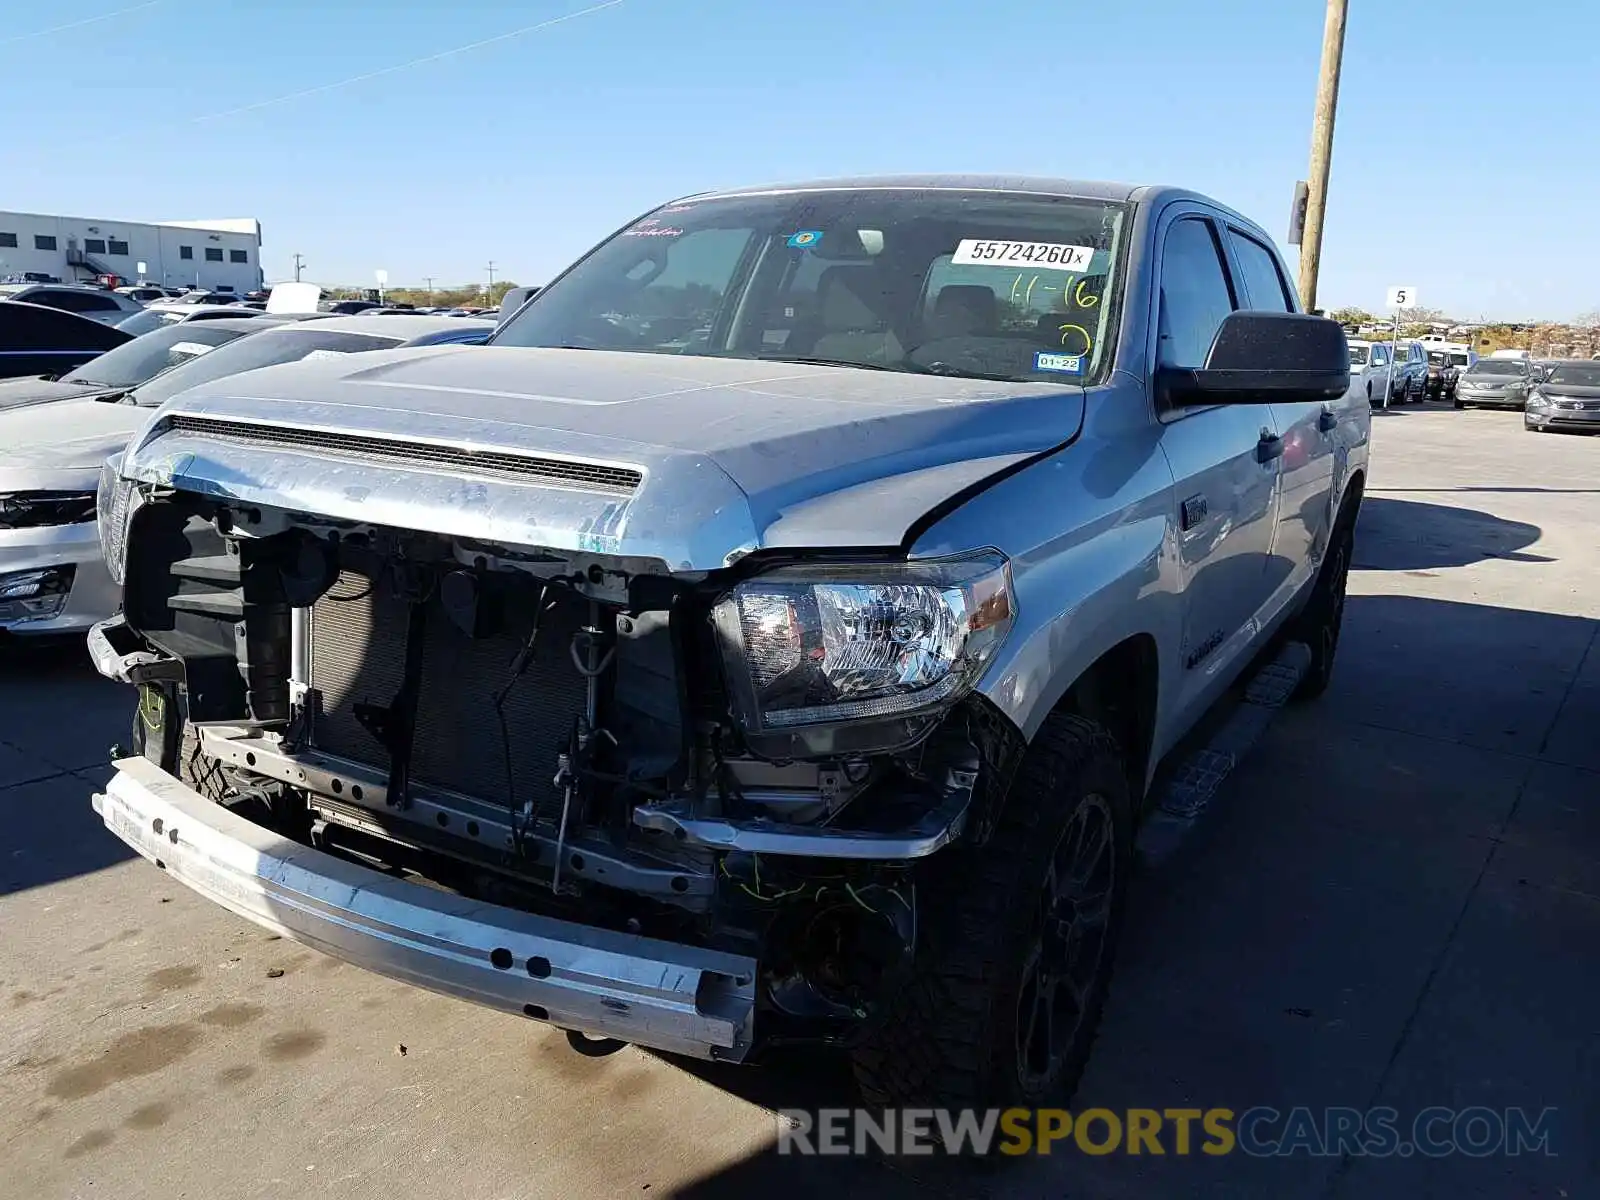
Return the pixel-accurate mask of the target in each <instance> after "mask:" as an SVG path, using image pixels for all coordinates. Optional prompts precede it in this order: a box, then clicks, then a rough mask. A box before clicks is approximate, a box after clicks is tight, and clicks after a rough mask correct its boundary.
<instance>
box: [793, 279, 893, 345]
mask: <svg viewBox="0 0 1600 1200" xmlns="http://www.w3.org/2000/svg"><path fill="white" fill-rule="evenodd" d="M877 279H878V273H877V271H875V270H873V269H871V268H865V267H845V266H839V267H829V268H828V269H827V270H825V271H824V272H823V273H822V277H821V278H820V279H818V280H817V315H816V321H817V324H818V326H819V328H820V330H821V332H820V333H819V335H818V337H817V339H816V340H815V341H814V342H813V343H812V345H811V346H810V348H809V349H808V350H806V351H803V353H805V354H808V355H810V356H811V357H813V358H836V359H841V360H843V361H847V362H859V363H872V364H876V365H884V366H887V365H889V364H892V363H897V362H899V361H900V360H901V359H902V358H904V357H905V347H903V346H902V345H901V344H900V339H899V338H897V337H895V335H894V333H893V332H892V331H891V330H890V329H889V319H888V317H887V316H886V315H885V314H884V312H883V311H882V310H883V309H884V308H885V307H886V306H885V304H884V296H883V293H882V292H881V291H878V290H875V289H874V288H873V285H874V284H875V283H876V282H877Z"/></svg>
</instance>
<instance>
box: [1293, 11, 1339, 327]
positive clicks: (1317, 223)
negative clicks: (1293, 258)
mask: <svg viewBox="0 0 1600 1200" xmlns="http://www.w3.org/2000/svg"><path fill="white" fill-rule="evenodd" d="M1347 3H1348V0H1328V19H1327V23H1326V24H1325V25H1324V26H1323V29H1322V69H1321V71H1320V72H1319V74H1318V77H1317V109H1316V115H1315V116H1314V117H1313V118H1312V122H1311V177H1310V179H1308V180H1307V185H1308V188H1309V193H1310V194H1309V195H1308V196H1307V199H1306V230H1305V236H1304V238H1303V239H1302V241H1301V243H1300V303H1301V305H1302V306H1303V307H1304V308H1305V310H1306V311H1307V312H1310V311H1311V310H1312V309H1314V308H1316V306H1317V270H1318V268H1320V267H1321V265H1322V217H1323V212H1324V210H1325V209H1326V208H1327V205H1328V166H1329V163H1330V162H1331V161H1332V159H1333V118H1334V114H1335V113H1336V111H1337V110H1338V107H1339V68H1340V66H1341V64H1342V63H1343V61H1344V24H1345V8H1346V5H1347Z"/></svg>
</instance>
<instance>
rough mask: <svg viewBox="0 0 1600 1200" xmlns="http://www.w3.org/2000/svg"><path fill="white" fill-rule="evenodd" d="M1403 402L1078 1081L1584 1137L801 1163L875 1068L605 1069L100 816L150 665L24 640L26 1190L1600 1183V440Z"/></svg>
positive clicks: (3, 1088) (509, 1193)
mask: <svg viewBox="0 0 1600 1200" xmlns="http://www.w3.org/2000/svg"><path fill="white" fill-rule="evenodd" d="M1374 426H1375V429H1374V435H1373V438H1374V448H1373V465H1372V478H1371V482H1370V487H1369V491H1368V502H1367V505H1366V507H1365V510H1364V512H1363V516H1362V521H1361V525H1360V529H1359V540H1358V545H1357V551H1356V568H1357V569H1356V571H1355V573H1354V575H1353V577H1352V583H1351V597H1350V602H1349V607H1348V612H1347V618H1346V625H1345V636H1344V642H1343V646H1342V648H1341V651H1340V661H1339V665H1338V668H1337V671H1336V674H1335V679H1334V684H1333V687H1332V688H1331V689H1330V691H1329V693H1328V695H1327V696H1326V697H1324V698H1323V700H1321V701H1320V702H1318V703H1315V704H1311V705H1305V706H1293V707H1291V708H1290V709H1288V710H1286V711H1285V712H1284V713H1283V715H1282V716H1280V718H1279V719H1278V720H1277V722H1276V723H1275V724H1274V726H1273V728H1272V729H1271V731H1270V732H1269V733H1268V735H1267V737H1266V738H1265V739H1264V741H1263V743H1262V745H1261V746H1260V748H1259V749H1258V751H1257V752H1256V753H1255V755H1254V756H1253V757H1252V758H1251V759H1250V760H1249V761H1248V762H1247V763H1246V764H1245V765H1244V766H1243V767H1241V768H1240V769H1239V770H1238V771H1237V772H1236V773H1235V775H1234V776H1233V777H1232V778H1231V779H1230V780H1229V782H1228V783H1227V784H1225V785H1224V788H1223V791H1222V793H1221V795H1220V797H1219V799H1218V801H1217V805H1216V808H1215V810H1214V811H1213V813H1212V814H1210V816H1209V817H1208V819H1207V821H1206V822H1205V824H1204V825H1203V826H1202V827H1201V829H1200V830H1199V831H1198V832H1197V834H1196V836H1194V837H1193V838H1192V839H1191V840H1190V841H1189V842H1188V843H1187V844H1186V845H1185V846H1184V848H1183V849H1182V851H1181V852H1180V853H1179V854H1178V855H1177V856H1175V857H1174V858H1173V859H1171V860H1170V861H1168V862H1166V863H1165V864H1164V865H1163V866H1162V867H1161V868H1160V869H1159V870H1155V871H1150V872H1147V873H1145V874H1144V875H1143V876H1142V877H1141V878H1140V879H1139V880H1138V881H1137V885H1136V888H1135V894H1134V898H1133V907H1132V912H1131V916H1130V921H1129V925H1128V929H1127V934H1126V937H1125V940H1124V943H1123V947H1122V952H1121V957H1120V960H1119V965H1118V972H1117V977H1116V980H1115V982H1114V985H1113V990H1112V994H1111V999H1110V1003H1109V1006H1108V1008H1107V1012H1106V1018H1105V1023H1104V1025H1103V1028H1102V1033H1101V1036H1100V1040H1099V1044H1098V1046H1097V1048H1096V1050H1095V1053H1094V1057H1093V1059H1092V1061H1091V1064H1090V1067H1089V1071H1088V1074H1087V1076H1086V1078H1085V1079H1084V1082H1083V1085H1082V1087H1081V1088H1080V1090H1079V1093H1078V1095H1077V1097H1076V1099H1075V1102H1074V1108H1075V1109H1078V1110H1082V1109H1085V1108H1088V1107H1091V1106H1099V1107H1104V1108H1109V1109H1112V1110H1114V1111H1115V1110H1123V1109H1127V1108H1130V1107H1149V1108H1169V1107H1174V1106H1179V1107H1184V1106H1192V1107H1200V1108H1212V1107H1219V1106H1220V1107H1228V1108H1231V1109H1234V1110H1236V1111H1243V1110H1246V1109H1249V1108H1251V1107H1252V1106H1273V1107H1276V1108H1278V1109H1281V1110H1289V1109H1292V1108H1294V1107H1296V1106H1305V1107H1307V1108H1310V1109H1317V1110H1320V1109H1322V1108H1323V1107H1325V1106H1348V1107H1351V1108H1355V1109H1359V1110H1367V1109H1370V1108H1372V1107H1373V1106H1389V1107H1393V1108H1394V1109H1396V1110H1398V1111H1400V1112H1401V1113H1407V1114H1414V1113H1416V1112H1418V1111H1420V1110H1423V1109H1426V1108H1428V1107H1430V1106H1447V1107H1450V1108H1453V1109H1463V1108H1466V1107H1469V1106H1483V1107H1486V1108H1489V1109H1492V1110H1495V1111H1503V1110H1505V1109H1507V1108H1509V1107H1514V1106H1515V1107H1520V1108H1523V1109H1526V1110H1528V1111H1529V1112H1531V1113H1534V1114H1537V1113H1539V1112H1540V1111H1541V1110H1543V1109H1547V1108H1548V1109H1554V1113H1553V1114H1552V1115H1551V1117H1550V1121H1549V1124H1548V1125H1547V1129H1548V1132H1549V1135H1550V1136H1549V1141H1548V1144H1547V1149H1548V1150H1549V1151H1551V1153H1542V1152H1539V1153H1527V1154H1522V1155H1518V1156H1507V1155H1504V1154H1494V1155H1490V1156H1487V1157H1472V1156H1469V1155H1467V1154H1456V1155H1452V1156H1448V1157H1442V1158H1433V1157H1427V1156H1423V1155H1413V1156H1410V1157H1402V1156H1399V1155H1395V1156H1392V1157H1386V1158H1370V1157H1360V1156H1350V1155H1339V1154H1329V1155H1326V1156H1312V1155H1309V1154H1304V1153H1297V1154H1293V1155H1287V1156H1283V1157H1273V1158H1262V1157H1255V1156H1251V1155H1246V1154H1243V1153H1234V1154H1230V1155H1226V1156H1220V1157H1208V1156H1204V1155H1189V1156H1176V1155H1171V1154H1168V1155H1165V1156H1162V1157H1152V1156H1150V1155H1148V1154H1147V1155H1142V1156H1132V1157H1131V1156H1127V1155H1122V1154H1117V1155H1110V1156H1104V1157H1092V1156H1088V1155H1084V1154H1082V1153H1079V1152H1076V1151H1075V1150H1072V1149H1071V1148H1070V1147H1058V1148H1057V1149H1056V1152H1055V1153H1053V1154H1052V1155H1051V1156H1049V1157H1048V1158H1032V1159H1027V1160H1018V1161H1011V1162H1007V1163H1005V1164H1004V1165H1002V1166H992V1167H984V1168H972V1169H966V1168H957V1167H952V1166H950V1165H949V1164H945V1163H931V1162H929V1161H928V1160H918V1161H915V1162H913V1161H910V1160H904V1161H902V1162H899V1163H896V1164H894V1165H892V1166H891V1165H884V1164H882V1163H879V1162H862V1161H854V1160H797V1159H794V1158H780V1157H778V1156H776V1155H775V1154H774V1153H773V1152H772V1145H773V1141H774V1136H775V1134H774V1120H773V1117H772V1115H771V1112H770V1109H771V1108H773V1107H778V1106H786V1107H787V1106H804V1105H818V1104H827V1103H841V1102H844V1100H845V1097H847V1095H848V1092H847V1089H846V1087H845V1077H844V1074H843V1072H842V1071H841V1070H840V1069H839V1067H838V1065H837V1064H835V1063H831V1062H829V1061H828V1060H826V1059H825V1058H821V1057H819V1056H816V1055H806V1056H796V1057H795V1058H793V1059H792V1060H783V1061H779V1062H776V1063H774V1064H771V1065H768V1066H763V1067H760V1068H751V1069H741V1070H734V1069H706V1068H700V1067H697V1066H694V1065H692V1064H686V1063H682V1062H678V1061H671V1060H667V1059H663V1058H660V1057H657V1056H654V1055H650V1054H646V1053H643V1052H640V1051H637V1050H632V1049H630V1050H626V1051H623V1052H622V1053H620V1054H616V1055H613V1056H611V1057H608V1058H602V1059H590V1058H583V1057H580V1056H578V1055H576V1054H574V1053H573V1052H572V1051H571V1050H569V1048H568V1047H567V1045H566V1042H565V1040H564V1038H563V1037H562V1036H561V1035H559V1034H555V1033H551V1032H549V1031H546V1030H544V1029H542V1028H541V1027H538V1026H533V1025H530V1024H528V1023H526V1022H522V1021H519V1020H517V1019H515V1018H512V1017H508V1016H502V1015H499V1014H495V1013H490V1012H487V1011H484V1010H480V1009H477V1008H474V1007H471V1006H469V1005H466V1004H463V1003H459V1002H456V1001H453V1000H449V999H445V998H441V997H436V996H433V995H430V994H428V993H424V992H419V991H417V990H414V989H411V988H408V987H405V986H402V985H399V984H395V983H391V982H388V981H386V980H383V979H380V978H378V977H375V976H372V975H369V974H365V973H363V972H361V971H359V970H356V969H355V968H352V967H346V966H342V965H340V964H338V963H337V962H335V961H333V960H331V959H327V958H324V957H322V956H321V955H319V954H316V953H314V952H312V951H310V950H306V949H304V948H302V947H299V946H297V945H295V944H293V943H290V942H287V941H281V940H277V939H274V938H272V937H270V936H268V935H267V934H265V933H264V932H262V931H260V930H258V929H257V928H255V927H254V926H250V925H247V924H245V923H244V922H242V921H239V920H236V919H235V918H233V917H232V916H230V915H229V914H227V913H225V912H223V911H222V910H220V909H218V908H215V907H214V906H212V905H210V904H208V903H206V902H204V901H201V900H200V899H198V898H197V897H194V896H193V895H191V894H190V893H189V892H188V891H187V890H186V889H184V888H182V887H181V886H176V885H174V883H173V882H172V881H171V880H170V879H168V878H166V877H164V876H163V875H162V874H161V873H159V872H157V871H156V870H154V868H152V867H150V866H148V865H147V864H145V863H143V862H141V861H132V860H131V859H130V856H129V854H128V853H127V852H126V851H125V850H124V848H123V846H122V844H121V843H120V842H118V841H116V840H115V839H114V838H112V837H111V836H110V835H109V834H108V833H106V832H105V830H104V828H103V827H101V826H100V825H99V823H98V821H97V819H96V818H95V816H94V814H93V813H92V812H91V811H90V809H89V795H90V793H91V792H92V791H93V790H95V788H96V787H97V786H99V785H100V784H101V783H102V782H103V781H104V779H105V777H106V775H107V771H106V768H105V765H104V764H105V762H106V758H107V748H108V747H109V746H110V745H111V744H112V743H114V742H117V741H121V740H123V739H124V738H125V736H126V731H127V723H128V716H129V711H130V696H129V694H128V692H127V689H124V688H120V687H117V686H115V685H112V684H110V683H107V682H105V681H103V680H100V679H99V678H98V677H96V676H95V675H94V674H93V673H92V671H91V669H90V668H89V667H88V665H87V663H86V661H85V660H84V659H83V657H82V655H81V654H80V653H78V652H77V651H76V649H75V648H72V647H68V648H65V649H59V650H56V651H54V652H48V651H46V652H38V651H35V652H28V653H18V652H17V651H16V650H15V648H0V829H3V831H4V834H3V836H0V1013H3V1020H0V1146H3V1152H0V1164H3V1166H0V1196H16V1197H27V1198H29V1200H52V1198H55V1197H84V1196H102V1197H116V1198H118V1200H136V1198H144V1197H149V1198H152V1200H157V1198H159V1200H171V1198H174V1197H197V1198H198V1197H204V1198H206V1200H232V1198H235V1197H238V1198H245V1197H272V1198H274V1200H282V1198H283V1197H329V1198H333V1197H338V1198H340V1200H343V1198H346V1197H349V1198H367V1197H370V1198H373V1200H411V1198H413V1197H418V1198H420V1197H427V1198H428V1200H437V1198H439V1197H449V1198H450V1200H511V1198H518V1200H520V1198H523V1197H542V1196H560V1197H564V1198H570V1200H587V1198H589V1197H607V1198H609V1197H617V1196H626V1195H642V1196H650V1195H653V1196H673V1197H685V1198H689V1197H693V1198H697V1200H698V1198H705V1197H720V1196H739V1197H741V1198H744V1200H747V1198H748V1197H749V1196H751V1195H759V1196H761V1197H762V1200H781V1198H782V1197H786V1196H811V1195H815V1194H818V1193H819V1192H823V1191H826V1192H827V1193H828V1194H829V1195H830V1196H831V1197H834V1198H835V1200H837V1198H842V1197H847V1196H871V1197H891V1198H892V1197H898V1196H907V1197H909V1196H927V1195H931V1196H953V1197H966V1196H996V1197H998V1196H1016V1197H1039V1198H1044V1197H1051V1198H1055V1197H1083V1198H1086V1200H1087V1198H1091V1197H1092V1198H1094V1200H1104V1198H1106V1197H1168V1196H1203V1197H1224V1196H1226V1197H1230V1198H1231V1197H1256V1196H1259V1197H1272V1198H1274V1200H1298V1198H1301V1197H1306V1198H1310V1197H1334V1198H1337V1200H1345V1198H1350V1200H1354V1198H1357V1197H1361V1198H1365V1197H1389V1196H1394V1197H1416V1196H1426V1195H1439V1196H1450V1197H1452V1198H1457V1197H1475V1196H1483V1197H1509V1196H1517V1197H1550V1198H1552V1200H1555V1198H1560V1197H1581V1196H1589V1195H1595V1194H1596V1193H1597V1189H1600V1152H1597V1151H1596V1148H1595V1147H1596V1135H1595V1130H1597V1129H1600V1087H1597V1083H1600V1015H1597V1014H1600V1005H1597V1002H1596V1000H1597V997H1600V952H1597V947H1600V790H1597V784H1600V650H1597V648H1596V631H1597V629H1600V621H1597V618H1600V546H1597V531H1600V440H1595V439H1590V438H1581V437H1570V436H1555V435H1531V434H1526V433H1524V432H1523V431H1522V428H1521V418H1520V416H1519V415H1518V414H1515V413H1500V412H1489V411H1472V412H1459V413H1458V412H1455V411H1453V410H1449V409H1445V408H1441V407H1437V406H1428V407H1426V408H1402V409H1397V410H1392V411H1390V412H1389V413H1385V414H1381V415H1379V416H1378V417H1377V418H1376V419H1375V421H1374Z"/></svg>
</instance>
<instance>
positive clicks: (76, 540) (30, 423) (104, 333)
mask: <svg viewBox="0 0 1600 1200" xmlns="http://www.w3.org/2000/svg"><path fill="white" fill-rule="evenodd" d="M108 294H109V293H108ZM177 307H178V308H187V309H189V310H191V311H189V312H188V313H187V314H185V313H182V312H179V313H177V315H176V316H174V317H173V318H172V319H170V320H169V319H168V314H167V313H166V312H164V311H161V310H159V309H158V308H157V307H156V306H149V307H146V308H145V309H143V311H141V312H140V313H138V314H136V315H135V320H140V319H142V318H146V317H150V318H154V321H153V323H152V324H149V325H140V326H136V328H138V329H144V330H147V331H145V332H135V333H130V332H129V331H128V324H127V323H126V322H125V323H123V324H122V325H117V326H111V325H107V324H104V323H101V322H97V321H94V320H92V319H86V317H85V316H80V315H77V314H74V313H71V312H66V311H63V310H61V309H58V308H52V307H46V306H43V305H41V304H37V303H29V302H27V301H26V300H22V301H19V300H15V299H12V300H0V376H6V377H7V378H3V379H0V636H3V635H4V634H6V633H8V632H9V633H17V634H56V633H64V632H73V631H81V630H83V629H86V628H88V626H89V625H91V624H93V623H94V622H95V621H98V620H100V619H102V618H104V617H106V616H108V615H109V614H110V613H111V612H113V611H115V608H116V605H117V600H118V596H117V591H116V589H115V588H114V587H113V585H112V582H111V579H110V577H109V576H108V575H107V573H106V569H105V565H104V563H103V561H102V559H101V556H100V546H99V541H98V537H97V534H96V527H95V523H94V512H95V485H96V481H97V479H98V477H99V471H100V466H101V464H102V463H103V462H104V461H105V459H106V456H107V455H109V454H113V453H116V452H117V451H119V450H120V449H121V448H122V447H123V445H124V444H125V443H126V442H127V440H128V438H129V437H130V436H132V434H133V433H134V432H135V431H136V430H137V429H138V427H139V426H140V425H141V424H143V422H144V421H145V419H146V418H147V417H148V416H149V413H150V410H151V409H153V408H155V407H156V406H158V405H160V404H161V403H162V402H163V401H165V400H166V399H167V398H168V397H170V396H173V395H176V394H177V393H178V392H180V391H182V390H184V389H186V388H190V387H193V386H195V385H197V384H200V383H205V382H209V381H211V380H215V379H220V378H222V377H224V376H228V375H233V374H236V373H239V372H243V371H250V370H254V369H256V368H258V367H264V366H269V365H272V364H276V363H287V362H296V361H302V360H308V359H314V358H328V357H333V356H341V355H346V354H358V353H363V352H367V351H373V350H383V349H391V348H396V347H401V346H430V345H446V344H473V343H479V342H483V341H484V340H486V339H487V338H488V336H489V334H490V333H492V332H493V331H494V328H495V322H494V321H493V320H487V319H473V318H469V319H465V320H463V319H460V318H456V317H451V316H441V315H425V314H417V313H409V314H398V315H394V314H383V315H375V314H371V313H368V314H362V315H358V316H344V315H339V314H334V313H323V312H317V311H310V312H292V313H271V312H265V311H257V310H254V309H252V308H247V307H243V306H241V305H232V306H229V307H228V308H227V309H224V310H222V311H211V309H213V308H214V307H215V306H208V305H204V304H193V305H186V306H185V305H181V304H180V305H179V306H177Z"/></svg>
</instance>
